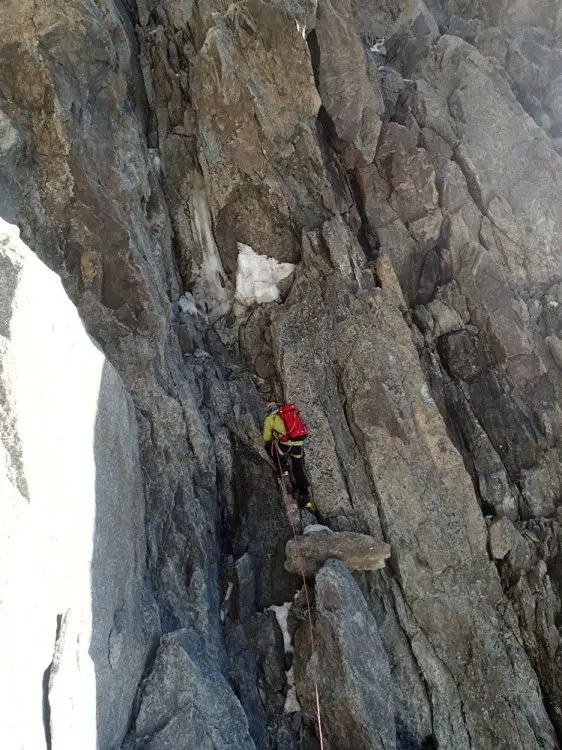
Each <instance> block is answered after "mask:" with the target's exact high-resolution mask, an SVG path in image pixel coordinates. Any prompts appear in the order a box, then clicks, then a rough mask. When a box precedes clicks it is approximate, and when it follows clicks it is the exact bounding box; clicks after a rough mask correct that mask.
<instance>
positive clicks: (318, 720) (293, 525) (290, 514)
mask: <svg viewBox="0 0 562 750" xmlns="http://www.w3.org/2000/svg"><path fill="white" fill-rule="evenodd" d="M275 457H276V458H277V465H278V466H279V474H280V478H281V494H282V495H283V502H284V505H285V511H286V513H287V518H288V519H289V523H290V524H291V528H292V530H293V538H294V540H295V548H296V550H297V557H298V560H299V566H300V569H301V576H302V582H303V587H304V597H305V601H306V612H307V616H308V631H309V635H310V649H311V655H312V654H313V653H314V650H315V640H314V625H313V623H312V610H311V607H310V596H309V594H308V585H307V583H306V575H305V573H304V563H303V560H302V555H301V550H300V545H299V540H298V535H297V526H296V523H295V518H294V513H293V508H292V505H291V498H290V495H289V491H288V489H287V486H286V484H285V477H284V476H283V468H282V466H281V459H280V458H279V452H278V451H277V450H276V451H275ZM314 692H315V696H316V723H317V725H318V739H319V740H320V750H324V735H323V733H322V717H321V716H320V695H319V692H318V681H317V679H316V677H314Z"/></svg>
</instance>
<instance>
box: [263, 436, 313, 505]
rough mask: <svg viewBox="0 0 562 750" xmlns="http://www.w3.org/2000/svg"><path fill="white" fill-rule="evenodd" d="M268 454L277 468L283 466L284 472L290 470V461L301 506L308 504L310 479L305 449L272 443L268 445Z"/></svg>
mask: <svg viewBox="0 0 562 750" xmlns="http://www.w3.org/2000/svg"><path fill="white" fill-rule="evenodd" d="M268 452H269V454H270V456H271V458H272V459H273V460H274V462H275V465H276V467H277V468H278V467H279V464H281V470H282V471H288V470H289V459H291V468H292V470H293V477H294V479H295V485H296V488H297V490H298V493H299V505H301V504H303V505H304V503H307V502H308V479H307V478H306V474H305V473H304V448H303V446H302V445H283V443H276V442H275V441H272V442H271V443H269V444H268Z"/></svg>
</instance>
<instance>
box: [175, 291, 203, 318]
mask: <svg viewBox="0 0 562 750" xmlns="http://www.w3.org/2000/svg"><path fill="white" fill-rule="evenodd" d="M178 305H179V308H180V310H181V311H182V313H187V314H188V315H195V316H197V315H203V313H202V312H201V310H200V309H199V307H198V305H197V302H196V301H195V298H194V296H193V295H192V294H190V293H189V292H185V294H183V295H182V296H181V297H180V298H179V300H178Z"/></svg>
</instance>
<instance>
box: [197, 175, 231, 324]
mask: <svg viewBox="0 0 562 750" xmlns="http://www.w3.org/2000/svg"><path fill="white" fill-rule="evenodd" d="M191 207H192V214H193V221H194V224H195V231H196V234H197V239H198V240H199V244H200V247H201V251H202V253H203V262H202V263H201V268H200V269H199V275H198V278H197V280H196V282H195V284H194V287H193V293H194V294H193V296H194V298H195V299H196V300H197V301H199V302H200V303H201V305H204V308H205V309H206V311H207V315H208V318H209V322H210V323H214V322H215V321H216V320H218V318H220V317H221V316H222V315H224V314H225V313H227V312H228V310H229V309H230V305H231V301H232V298H231V290H230V285H229V283H228V278H227V276H226V274H225V272H224V268H223V266H222V261H221V258H220V255H219V251H218V248H217V245H216V242H215V237H214V235H213V228H212V223H211V211H210V209H209V204H208V202H207V196H206V194H205V192H204V190H202V189H201V188H196V189H195V190H194V191H193V193H192V196H191Z"/></svg>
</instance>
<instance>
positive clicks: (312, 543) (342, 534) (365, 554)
mask: <svg viewBox="0 0 562 750" xmlns="http://www.w3.org/2000/svg"><path fill="white" fill-rule="evenodd" d="M285 551H286V553H287V559H286V560H285V568H286V570H288V571H289V572H290V573H300V572H301V563H302V570H304V574H305V575H313V574H314V573H316V572H317V571H318V570H319V569H320V568H321V567H322V565H324V563H325V562H326V560H330V559H336V560H341V561H342V562H343V563H345V564H346V565H347V566H349V567H350V568H351V569H352V570H379V569H380V568H384V561H385V560H386V558H387V557H390V545H389V544H386V543H385V542H379V541H377V540H376V539H373V537H372V536H367V535H366V534H356V533H355V532H352V531H337V532H333V533H331V534H329V533H328V532H317V533H314V534H306V535H305V536H299V537H297V538H296V540H295V539H290V540H289V541H288V542H287V545H286V547H285Z"/></svg>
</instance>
